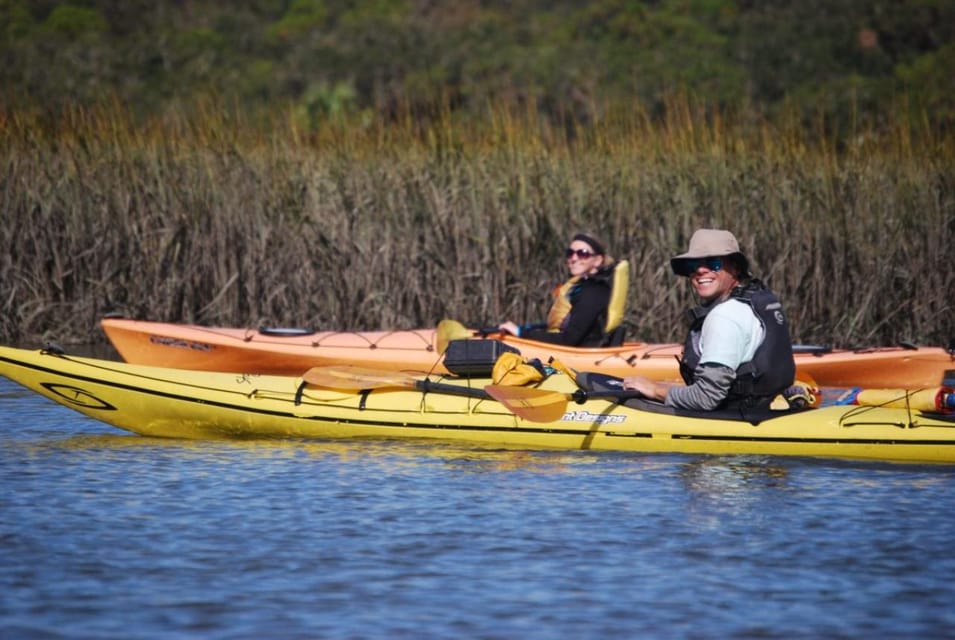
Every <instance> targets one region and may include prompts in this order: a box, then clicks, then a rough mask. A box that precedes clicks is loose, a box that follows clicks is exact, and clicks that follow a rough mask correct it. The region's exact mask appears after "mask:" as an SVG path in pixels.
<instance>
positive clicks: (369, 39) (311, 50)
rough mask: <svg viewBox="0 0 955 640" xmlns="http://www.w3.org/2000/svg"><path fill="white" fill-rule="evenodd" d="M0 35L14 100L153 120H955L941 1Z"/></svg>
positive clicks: (392, 7)
mask: <svg viewBox="0 0 955 640" xmlns="http://www.w3.org/2000/svg"><path fill="white" fill-rule="evenodd" d="M0 25H2V27H0V86H3V87H4V91H3V92H2V93H0V104H3V105H6V106H7V107H8V108H9V107H12V106H18V107H19V106H24V105H26V106H35V105H42V106H43V107H44V108H52V109H53V110H54V111H56V110H57V109H59V108H60V107H62V106H64V105H69V106H75V105H90V104H94V103H98V102H99V101H101V100H103V99H104V98H107V99H117V100H118V101H120V102H121V103H122V104H124V105H127V106H129V107H130V108H132V109H134V110H135V111H137V112H139V113H147V112H153V113H155V112H158V111H162V110H163V109H166V108H169V107H170V105H180V106H181V105H183V104H189V101H190V100H191V98H193V97H194V96H195V95H196V94H200V93H202V94H204V93H209V94H212V95H216V96H225V97H227V99H228V100H231V101H235V102H236V103H237V104H240V105H242V108H243V109H259V108H271V107H274V106H276V105H282V106H283V107H284V106H287V105H289V104H291V105H294V107H295V109H296V115H297V117H299V118H301V119H302V122H303V123H304V124H306V125H308V126H312V127H317V126H321V123H322V122H323V121H325V120H326V119H328V118H335V117H339V116H341V115H342V114H348V115H352V116H359V115H364V117H365V119H366V120H367V119H370V118H374V117H379V116H389V117H400V116H401V114H404V113H406V112H407V111H411V112H413V113H415V114H416V116H417V117H423V116H424V115H425V114H428V113H431V112H433V110H434V109H436V108H450V109H452V110H454V111H457V112H461V113H465V114H467V113H472V114H473V113H475V112H481V111H484V110H485V109H486V108H487V105H488V104H498V103H500V102H501V101H505V102H508V103H514V104H527V105H533V107H534V108H536V109H540V110H541V111H542V112H543V113H544V114H546V116H547V117H549V118H552V119H554V120H557V121H565V122H567V123H574V124H579V123H587V122H592V121H594V120H598V119H600V118H601V117H604V115H605V113H604V112H603V111H602V107H603V106H604V105H608V104H618V105H619V104H633V103H638V104H640V105H641V108H643V109H645V110H646V111H647V112H648V113H650V114H651V116H655V115H660V113H661V112H662V110H663V109H664V108H665V101H666V97H667V96H668V95H672V94H673V93H675V92H680V91H687V92H689V93H691V94H693V95H695V96H697V97H698V98H699V99H700V100H701V101H702V102H703V103H704V104H707V105H710V106H711V107H712V108H718V109H720V110H721V111H726V110H727V109H743V108H745V109H746V110H747V111H748V112H751V113H752V112H755V113H759V114H760V115H761V116H763V117H774V116H775V115H777V114H778V113H779V112H780V111H781V110H784V111H785V112H786V114H787V115H789V114H792V113H796V114H798V115H799V117H801V118H804V119H806V120H807V121H811V120H813V119H814V118H815V117H817V116H818V114H820V113H824V114H826V122H827V124H829V125H830V126H834V127H837V128H839V130H840V131H841V130H843V129H844V128H846V127H851V126H853V125H855V124H858V121H859V120H866V121H871V122H872V123H875V124H878V123H879V122H882V121H884V120H885V118H886V113H887V112H896V114H897V112H898V109H900V108H901V107H900V105H899V104H897V103H898V102H899V100H900V96H904V100H905V101H906V102H907V103H909V104H908V106H910V107H914V109H915V110H914V113H916V114H920V113H922V112H923V111H928V112H931V113H933V116H934V118H935V120H936V122H939V123H943V124H944V125H945V126H951V125H952V123H953V122H955V78H953V76H952V73H951V69H953V68H955V3H953V2H951V1H950V0H881V1H873V0H788V1H779V0H772V1H769V0H767V1H760V2H752V1H750V0H653V1H651V0H643V1H623V0H586V1H577V2H567V1H560V0H556V1H555V0H548V1H547V2H542V1H541V0H507V1H503V0H491V1H488V0H484V1H477V0H460V1H455V2H431V1H426V0H383V1H378V2H350V1H349V2H346V1H344V0H252V1H248V0H246V1H243V2H236V1H232V0H224V1H221V2H193V1H180V2H154V1H152V0H149V1H147V0H122V1H117V0H72V1H71V2H57V1H53V0H3V1H2V2H0ZM436 105H437V106H436Z"/></svg>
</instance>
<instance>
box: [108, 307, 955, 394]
mask: <svg viewBox="0 0 955 640" xmlns="http://www.w3.org/2000/svg"><path fill="white" fill-rule="evenodd" d="M101 326H102V328H103V331H104V332H105V333H106V335H107V337H108V338H109V340H110V342H112V344H113V346H114V347H115V348H116V350H117V351H118V352H119V355H120V356H121V357H122V358H123V359H124V360H126V361H127V362H130V363H133V364H145V365H153V366H162V367H172V368H177V369H193V370H201V371H227V372H237V373H262V374H275V375H301V374H302V373H303V372H304V371H306V370H308V369H310V368H311V367H314V366H323V365H335V364H352V365H359V366H366V367H375V368H377V369H385V370H392V371H427V372H435V373H448V370H447V369H446V368H445V366H444V364H443V362H442V356H441V355H440V353H439V349H438V346H437V343H438V336H437V331H436V330H435V329H415V330H407V331H307V330H300V329H241V328H227V327H204V326H199V325H187V324H172V323H162V322H149V321H144V320H130V319H126V318H117V317H107V318H103V319H102V321H101ZM494 337H495V338H497V339H501V340H502V341H503V342H505V343H506V344H508V345H510V346H512V347H515V348H517V349H518V350H519V351H520V353H521V355H522V356H523V357H524V358H528V359H530V358H540V360H541V361H542V362H548V361H549V360H550V358H552V357H553V358H556V359H557V360H559V361H560V362H561V363H562V364H563V365H565V366H567V367H571V368H573V369H576V370H578V371H594V372H599V373H605V374H608V375H613V376H628V375H644V376H647V377H649V378H653V379H655V380H673V381H678V380H679V379H680V374H679V367H678V364H677V358H678V357H679V356H680V354H681V352H682V345H680V344H676V343H664V344H652V343H647V342H627V343H624V344H623V345H620V346H617V347H602V348H581V347H565V346H561V345H553V344H545V343H540V342H534V341H531V340H522V339H521V338H517V337H514V336H509V335H508V336H500V335H496V336H494ZM795 358H796V369H797V377H801V379H803V380H805V379H807V377H808V379H810V380H812V381H814V382H815V383H816V384H817V385H819V386H824V387H899V388H906V389H914V388H920V387H930V386H937V385H939V384H940V383H941V381H942V379H943V377H944V375H945V371H946V370H947V369H955V355H953V353H951V352H949V351H947V350H945V349H943V348H941V347H918V348H914V347H912V348H906V347H878V348H872V349H860V350H850V349H827V348H824V347H818V346H804V347H797V348H796V354H795Z"/></svg>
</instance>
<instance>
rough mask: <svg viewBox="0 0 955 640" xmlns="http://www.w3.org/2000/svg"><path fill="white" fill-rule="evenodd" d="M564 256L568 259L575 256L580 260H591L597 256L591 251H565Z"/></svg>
mask: <svg viewBox="0 0 955 640" xmlns="http://www.w3.org/2000/svg"><path fill="white" fill-rule="evenodd" d="M564 255H566V256H567V257H568V258H570V257H571V256H577V257H578V258H579V259H581V260H586V259H587V258H593V257H594V256H595V255H597V254H596V253H594V252H593V251H587V250H586V249H567V251H565V252H564Z"/></svg>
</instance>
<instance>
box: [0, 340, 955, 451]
mask: <svg viewBox="0 0 955 640" xmlns="http://www.w3.org/2000/svg"><path fill="white" fill-rule="evenodd" d="M0 375H3V376H5V377H7V378H9V379H10V380H12V381H14V382H16V383H18V384H21V385H23V386H24V387H27V388H29V389H32V390H33V391H35V392H37V393H39V394H41V395H43V396H45V397H47V398H49V399H51V400H53V401H54V402H58V403H60V404H62V405H64V406H66V407H69V408H71V409H74V410H76V411H79V412H80V413H83V414H85V415H87V416H90V417H92V418H95V419H97V420H100V421H102V422H104V423H107V424H109V425H112V426H114V427H117V428H119V429H123V430H126V431H129V432H132V433H137V434H142V435H145V436H157V437H169V438H190V439H210V438H323V439H329V438H361V437H368V438H435V439H442V440H456V441H467V442H474V443H487V444H494V445H499V446H506V447H519V448H525V449H555V448H556V449H591V450H615V451H635V452H673V453H688V454H720V455H725V454H765V455H780V456H823V457H836V458H852V459H869V460H885V461H899V462H935V463H955V417H953V416H952V415H951V414H945V413H942V412H941V411H934V410H920V409H918V408H915V407H914V406H911V405H909V406H901V407H899V406H892V407H879V406H826V407H821V408H815V409H812V408H811V409H803V410H798V411H796V410H783V411H767V412H764V413H763V414H759V415H748V416H745V419H741V417H740V416H739V415H733V414H715V413H708V414H706V415H698V414H697V415H694V414H692V413H689V412H678V411H674V410H672V409H667V408H665V407H663V406H662V405H660V404H658V403H653V402H648V401H645V400H641V399H636V398H626V395H627V393H630V392H626V393H624V392H621V391H619V390H617V391H613V390H612V389H611V390H609V391H608V390H607V389H603V390H601V389H600V388H598V387H591V388H589V389H585V388H580V387H578V386H577V382H575V381H574V380H571V379H570V377H568V376H567V375H564V374H562V373H556V374H553V375H550V376H549V377H547V378H546V379H545V380H544V381H543V382H542V383H540V385H539V386H537V387H509V388H506V387H503V386H502V385H493V384H491V380H488V379H468V378H452V377H449V376H440V375H439V376H434V375H432V376H425V375H422V374H417V373H413V372H394V371H374V370H371V371H369V370H365V369H359V368H347V367H341V366H331V367H317V368H315V369H312V370H310V371H308V372H306V373H305V375H304V376H301V377H289V376H273V375H256V374H244V373H214V372H200V371H187V370H179V369H168V368H160V367H150V366H143V365H133V364H129V363H123V362H114V361H110V360H99V359H93V358H82V357H73V356H70V355H64V354H61V353H54V352H49V351H34V350H24V349H15V348H10V347H0ZM597 375H598V374H594V376H597ZM586 377H587V376H580V377H579V378H586ZM578 382H579V379H578ZM605 382H606V381H605ZM582 386H583V385H582ZM949 391H950V390H949ZM898 393H900V394H903V395H904V394H906V393H907V392H905V391H904V390H899V392H898ZM495 398H497V399H495ZM522 416H524V417H522ZM8 428H11V427H8Z"/></svg>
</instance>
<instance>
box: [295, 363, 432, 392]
mask: <svg viewBox="0 0 955 640" xmlns="http://www.w3.org/2000/svg"><path fill="white" fill-rule="evenodd" d="M302 379H303V380H304V381H305V382H307V383H308V384H313V385H315V386H317V387H326V388H328V389H341V390H344V391H361V390H362V389H384V388H388V387H396V388H407V389H414V388H415V385H416V383H417V382H418V380H417V378H414V377H412V376H409V375H406V374H403V373H400V372H397V371H380V370H378V369H366V368H364V367H355V366H351V365H340V366H329V367H312V368H311V369H309V370H308V371H306V372H305V373H304V374H303V375H302Z"/></svg>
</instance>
